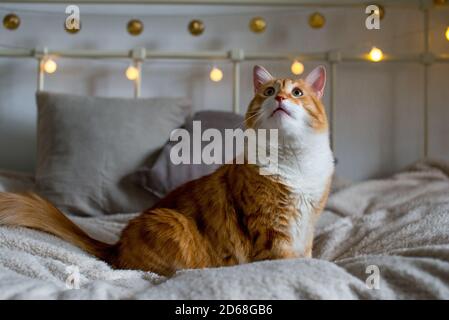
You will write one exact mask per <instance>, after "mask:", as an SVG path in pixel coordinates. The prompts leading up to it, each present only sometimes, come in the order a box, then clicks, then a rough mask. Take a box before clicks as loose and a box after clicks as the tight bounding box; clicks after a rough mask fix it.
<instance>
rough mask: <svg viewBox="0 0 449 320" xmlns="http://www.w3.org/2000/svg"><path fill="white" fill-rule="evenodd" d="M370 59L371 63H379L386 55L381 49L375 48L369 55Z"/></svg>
mask: <svg viewBox="0 0 449 320" xmlns="http://www.w3.org/2000/svg"><path fill="white" fill-rule="evenodd" d="M369 58H370V60H371V61H374V62H379V61H380V60H382V59H383V58H384V53H383V52H382V50H380V49H379V48H376V47H373V48H372V49H371V51H370V53H369Z"/></svg>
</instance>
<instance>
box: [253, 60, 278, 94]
mask: <svg viewBox="0 0 449 320" xmlns="http://www.w3.org/2000/svg"><path fill="white" fill-rule="evenodd" d="M270 80H273V76H272V75H271V74H270V73H269V72H268V71H267V69H265V68H264V67H262V66H254V70H253V81H254V92H257V91H258V90H259V88H260V87H261V86H262V85H264V84H265V83H267V82H268V81H270Z"/></svg>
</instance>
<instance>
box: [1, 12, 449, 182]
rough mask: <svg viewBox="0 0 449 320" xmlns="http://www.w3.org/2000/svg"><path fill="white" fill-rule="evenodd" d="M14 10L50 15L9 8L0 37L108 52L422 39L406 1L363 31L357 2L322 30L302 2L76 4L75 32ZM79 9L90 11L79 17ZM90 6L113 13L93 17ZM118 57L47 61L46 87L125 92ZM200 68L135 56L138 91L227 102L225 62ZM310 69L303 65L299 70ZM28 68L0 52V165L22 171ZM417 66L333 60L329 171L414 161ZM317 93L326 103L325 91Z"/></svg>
mask: <svg viewBox="0 0 449 320" xmlns="http://www.w3.org/2000/svg"><path fill="white" fill-rule="evenodd" d="M4 7H12V6H11V5H9V6H8V5H2V6H1V7H0V14H2V15H3V14H5V13H7V11H4V10H2V9H1V8H4ZM15 7H17V5H15ZM21 8H25V9H33V10H36V8H37V9H39V8H40V10H45V11H54V12H56V13H33V12H20V13H19V14H20V16H21V18H22V25H21V27H20V29H19V30H17V31H14V32H11V31H8V30H5V29H3V28H0V44H9V45H12V46H18V47H35V46H44V45H45V46H48V47H49V48H54V49H62V48H64V49H70V48H91V49H93V48H96V49H118V50H123V49H130V48H133V47H136V46H144V47H146V48H149V49H160V50H202V49H204V50H223V49H224V50H227V49H231V48H243V49H245V50H257V51H264V50H269V51H301V52H317V51H325V50H330V49H342V50H343V49H344V50H345V51H347V52H350V53H362V52H366V51H369V49H370V47H371V46H372V45H376V46H378V47H381V48H382V49H383V50H384V51H385V52H390V53H393V54H394V53H404V52H420V51H421V50H422V47H423V45H422V44H423V40H422V38H423V34H422V16H421V14H420V13H419V11H417V10H412V9H398V8H388V7H387V15H386V18H385V20H384V21H383V23H382V25H381V27H382V29H381V30H380V31H367V30H366V29H365V28H364V17H365V16H364V14H363V11H362V10H361V9H356V8H352V9H348V8H345V9H326V10H322V12H323V13H324V14H325V15H326V18H327V24H326V27H325V28H323V29H322V30H312V29H310V28H309V27H308V26H307V17H308V15H309V14H310V12H311V10H309V9H291V8H290V9H284V8H276V10H273V9H272V8H269V9H266V8H265V9H263V10H262V9H260V8H249V9H248V8H222V7H213V8H199V7H189V8H187V9H185V8H184V9H183V8H179V7H161V6H158V7H157V8H153V7H144V6H138V7H123V6H121V7H114V9H108V8H105V7H98V6H96V7H92V8H91V7H83V6H81V17H82V25H83V29H82V31H81V32H80V33H79V34H77V35H69V34H67V33H66V32H65V31H64V30H63V22H64V18H65V16H64V14H63V12H64V10H63V7H61V6H44V7H36V6H33V7H30V6H29V5H28V6H27V5H23V6H21ZM42 8H43V9H42ZM152 8H153V9H152ZM108 10H109V11H108ZM59 12H60V13H59ZM89 12H90V13H91V14H90V15H89V14H86V13H89ZM102 12H112V13H113V15H108V16H104V15H100V14H99V13H102ZM92 13H95V14H92ZM137 13H139V14H137ZM155 13H157V14H163V15H162V16H161V15H155ZM258 14H260V15H262V16H264V17H265V18H266V20H267V22H268V29H267V31H266V32H265V33H264V34H261V35H256V34H253V33H251V32H250V31H249V30H248V27H247V26H248V21H249V19H250V18H251V17H252V16H254V15H258ZM131 17H138V18H140V19H141V20H142V21H144V23H145V32H144V34H142V35H141V36H139V37H131V36H129V35H128V34H127V33H126V30H125V26H126V23H127V21H128V20H129V19H130V18H131ZM192 18H200V19H202V20H203V21H204V22H205V24H206V31H205V33H204V34H203V35H202V36H200V37H192V36H191V35H190V34H189V33H188V32H187V31H186V25H187V24H188V22H189V21H190V20H191V19H192ZM431 24H432V26H431V28H432V38H431V39H432V50H433V51H435V52H440V53H442V52H446V53H449V41H446V40H445V38H444V31H445V25H448V24H449V10H447V9H443V10H440V11H437V12H434V13H432V22H431ZM261 63H262V64H264V65H265V66H267V67H268V68H270V69H271V70H272V71H273V73H274V74H275V75H278V76H290V74H289V67H290V65H289V63H287V62H277V63H273V62H270V63H264V62H261ZM127 64H128V62H127V61H85V60H59V61H58V66H59V69H58V71H57V72H56V73H55V74H53V75H50V76H47V77H46V89H48V90H50V91H57V92H70V93H75V94H89V95H100V96H128V97H131V96H132V84H131V82H129V81H128V80H127V79H126V78H125V77H124V70H125V68H126V67H127ZM211 65H212V64H211V63H201V62H192V63H190V62H176V63H172V62H161V61H149V62H147V63H146V64H145V65H144V74H143V79H144V80H143V96H187V97H190V98H191V99H192V101H193V102H194V106H195V108H196V109H197V110H200V109H226V110H231V105H232V95H231V93H232V80H231V79H232V78H231V71H232V69H231V66H230V65H227V64H224V65H220V64H219V66H220V67H222V69H223V71H224V74H225V77H224V80H223V81H222V82H220V83H212V82H211V81H210V80H209V79H208V72H209V69H210V67H211ZM252 66H253V64H252V63H245V65H244V66H243V67H242V97H241V105H242V110H244V109H245V106H246V105H247V104H248V102H249V101H250V99H251V93H252V88H251V72H250V71H251V68H252ZM314 66H315V64H306V71H310V70H311V69H312V67H314ZM36 69H37V67H36V62H35V61H33V60H32V59H6V58H0V168H4V169H13V170H22V171H29V172H31V171H32V170H33V168H34V165H35V141H36V137H35V122H36V107H35V100H34V93H35V88H36V87H35V86H36ZM422 75H423V68H422V67H421V66H420V65H414V64H395V65H392V64H370V65H367V64H361V63H352V64H342V65H339V66H338V84H337V114H336V119H337V126H336V127H337V128H336V130H337V136H336V155H337V157H338V160H339V163H338V166H337V169H338V172H339V173H340V174H341V175H343V176H345V177H346V178H349V179H356V180H360V179H366V178H370V177H378V176H382V175H385V174H389V173H391V172H393V171H395V170H397V169H399V168H401V167H402V166H404V165H407V164H409V163H411V162H413V161H415V160H417V159H419V158H420V154H421V148H422V122H421V119H422V106H423V103H422V101H423V90H422V89H423V80H422V79H423V76H422ZM448 80H449V65H447V64H446V65H434V66H433V67H432V69H431V86H432V90H431V92H430V100H431V105H430V108H431V114H430V137H431V143H430V154H431V156H433V157H439V158H446V159H449V142H448V137H449V126H448V125H447V123H448V121H449V104H448V100H449V90H447V88H448V85H447V84H448ZM325 102H326V103H328V96H327V97H325ZM125 121H126V120H125Z"/></svg>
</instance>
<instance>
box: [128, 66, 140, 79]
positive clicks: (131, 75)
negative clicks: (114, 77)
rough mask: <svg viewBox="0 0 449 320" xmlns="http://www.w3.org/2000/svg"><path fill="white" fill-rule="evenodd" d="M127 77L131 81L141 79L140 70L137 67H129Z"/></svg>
mask: <svg viewBox="0 0 449 320" xmlns="http://www.w3.org/2000/svg"><path fill="white" fill-rule="evenodd" d="M126 77H127V78H128V80H131V81H134V80H136V79H137V78H138V77H139V69H137V68H136V67H135V66H129V67H128V69H126Z"/></svg>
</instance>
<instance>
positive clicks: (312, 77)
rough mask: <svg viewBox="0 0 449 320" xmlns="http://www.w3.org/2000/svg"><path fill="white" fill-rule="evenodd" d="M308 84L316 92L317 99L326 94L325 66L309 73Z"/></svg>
mask: <svg viewBox="0 0 449 320" xmlns="http://www.w3.org/2000/svg"><path fill="white" fill-rule="evenodd" d="M306 82H307V83H308V84H309V85H310V86H311V87H312V89H313V91H315V93H316V95H317V97H318V98H319V99H321V97H322V96H323V93H324V86H325V85H326V69H325V68H324V67H323V66H319V67H316V68H315V69H313V70H312V72H310V73H309V75H308V76H307V78H306Z"/></svg>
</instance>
